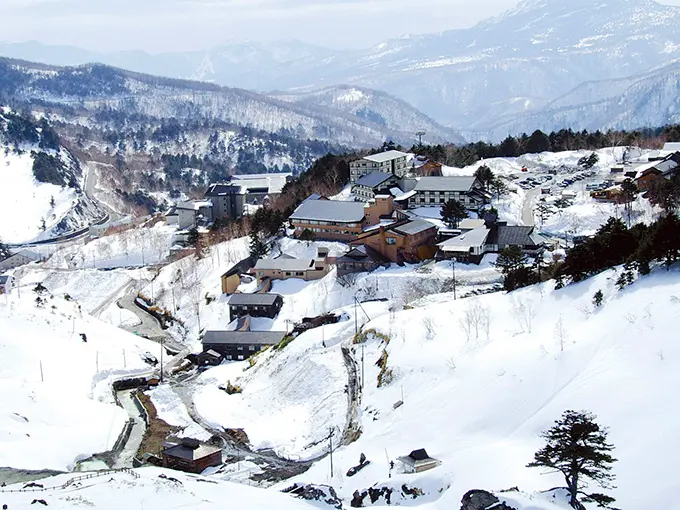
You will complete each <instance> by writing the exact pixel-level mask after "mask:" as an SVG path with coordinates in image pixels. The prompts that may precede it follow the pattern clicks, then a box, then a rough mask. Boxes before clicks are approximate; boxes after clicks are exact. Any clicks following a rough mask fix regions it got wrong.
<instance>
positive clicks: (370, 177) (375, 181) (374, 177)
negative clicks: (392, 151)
mask: <svg viewBox="0 0 680 510" xmlns="http://www.w3.org/2000/svg"><path fill="white" fill-rule="evenodd" d="M393 178H394V176H393V175H392V174H388V173H386V172H371V173H370V174H366V175H364V176H363V177H361V178H359V179H357V182H355V183H354V185H355V186H366V187H367V188H375V187H377V186H380V185H381V184H383V183H385V182H387V181H389V180H390V179H393Z"/></svg>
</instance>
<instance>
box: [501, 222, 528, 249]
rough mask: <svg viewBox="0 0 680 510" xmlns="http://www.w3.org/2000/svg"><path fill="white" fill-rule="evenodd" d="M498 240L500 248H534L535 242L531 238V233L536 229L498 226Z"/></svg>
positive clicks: (519, 226) (518, 226)
mask: <svg viewBox="0 0 680 510" xmlns="http://www.w3.org/2000/svg"><path fill="white" fill-rule="evenodd" d="M497 229H498V230H497V233H496V236H494V237H496V239H497V242H492V243H491V244H497V245H499V246H508V245H515V246H534V240H533V239H532V238H531V233H532V232H533V230H534V227H527V226H521V225H498V226H497Z"/></svg>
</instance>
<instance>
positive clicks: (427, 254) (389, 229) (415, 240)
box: [350, 220, 437, 264]
mask: <svg viewBox="0 0 680 510" xmlns="http://www.w3.org/2000/svg"><path fill="white" fill-rule="evenodd" d="M436 240H437V227H436V226H435V225H433V224H432V223H430V222H428V221H425V220H405V221H399V222H396V223H393V224H391V225H387V226H380V227H379V228H377V229H374V230H371V231H369V232H365V233H364V234H362V235H361V236H359V237H358V238H357V239H355V240H354V241H352V242H351V243H350V245H351V246H360V245H363V246H367V247H369V248H371V249H372V250H374V251H375V252H377V253H379V254H380V255H381V256H382V257H384V258H386V259H387V260H389V261H391V262H395V263H397V264H403V263H404V262H411V263H415V262H419V261H421V260H426V259H428V258H433V257H434V255H435V253H436V252H437V249H436Z"/></svg>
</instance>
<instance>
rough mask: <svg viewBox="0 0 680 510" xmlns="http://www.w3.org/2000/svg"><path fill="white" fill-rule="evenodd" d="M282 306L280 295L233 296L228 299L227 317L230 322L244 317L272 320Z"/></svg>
mask: <svg viewBox="0 0 680 510" xmlns="http://www.w3.org/2000/svg"><path fill="white" fill-rule="evenodd" d="M282 306H283V297H281V295H280V294H270V293H265V294H233V295H232V296H231V297H230V298H229V315H230V319H231V320H232V321H233V320H234V319H237V318H239V317H243V316H245V315H250V316H251V317H269V318H270V319H273V318H274V317H276V316H277V315H278V313H279V310H281V307H282Z"/></svg>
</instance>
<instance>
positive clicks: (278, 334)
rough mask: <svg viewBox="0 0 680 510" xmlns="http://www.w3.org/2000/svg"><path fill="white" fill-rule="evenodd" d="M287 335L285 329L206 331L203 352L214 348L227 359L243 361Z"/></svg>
mask: <svg viewBox="0 0 680 510" xmlns="http://www.w3.org/2000/svg"><path fill="white" fill-rule="evenodd" d="M285 336H286V332H285V331H206V333H205V335H204V336H203V352H207V351H209V350H213V351H215V352H217V353H219V354H221V355H222V356H224V359H226V360H235V361H242V360H244V359H246V358H248V357H250V356H251V355H253V354H255V353H256V352H259V351H260V350H262V349H263V348H264V347H267V346H271V345H276V344H278V343H279V342H281V340H283V337H285Z"/></svg>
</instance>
